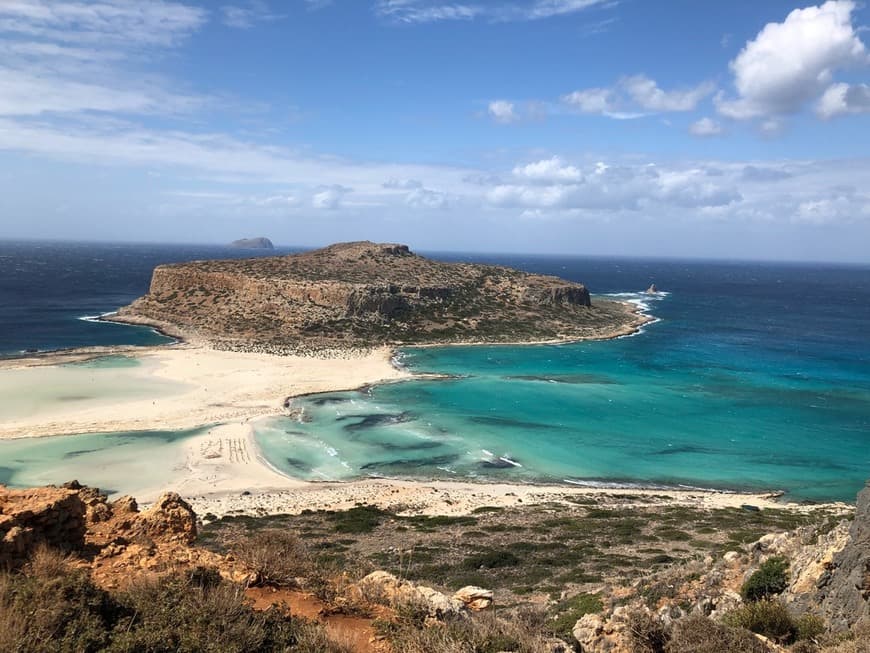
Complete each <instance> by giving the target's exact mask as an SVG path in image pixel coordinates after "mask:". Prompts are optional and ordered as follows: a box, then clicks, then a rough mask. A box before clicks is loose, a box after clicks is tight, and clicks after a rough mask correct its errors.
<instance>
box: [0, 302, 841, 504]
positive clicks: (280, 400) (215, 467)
mask: <svg viewBox="0 0 870 653" xmlns="http://www.w3.org/2000/svg"><path fill="white" fill-rule="evenodd" d="M620 303H622V304H624V305H625V306H626V307H627V308H629V309H630V312H631V313H632V314H634V316H635V318H636V319H635V321H634V323H633V324H631V325H629V326H623V327H621V328H619V329H616V330H615V331H613V332H612V333H610V334H599V335H598V336H597V337H595V338H592V337H590V338H580V339H577V338H572V339H564V340H547V341H535V342H529V341H524V342H466V343H445V344H431V345H413V344H410V345H407V346H408V347H409V348H417V347H421V348H422V347H437V346H522V345H561V344H570V343H572V342H578V341H582V340H590V339H597V340H607V339H613V338H620V337H626V336H629V335H633V334H636V333H637V332H639V330H640V329H641V328H642V327H643V326H644V325H646V324H649V323H652V322H655V321H656V318H655V317H654V316H652V315H650V314H649V313H647V312H645V311H644V309H643V307H640V306H638V305H636V304H634V303H629V302H620ZM104 319H107V318H104ZM108 321H118V322H120V323H135V324H139V325H140V326H150V327H152V328H157V329H160V331H161V333H163V334H164V335H169V336H170V337H173V338H174V339H175V342H172V343H167V344H164V345H158V346H153V347H138V346H113V347H90V348H86V349H73V350H60V351H55V352H40V353H38V354H32V355H29V356H19V357H14V358H5V359H2V360H0V372H2V371H4V370H19V369H26V368H40V367H41V368H44V367H50V366H57V365H65V364H69V363H78V362H84V361H89V360H93V359H99V358H102V357H106V356H112V355H121V356H127V357H130V358H133V359H135V360H137V361H138V362H139V363H141V368H140V370H139V372H141V374H142V375H143V376H150V377H152V378H153V377H156V378H159V379H163V380H167V381H170V382H174V383H177V384H181V385H183V386H185V389H184V390H183V391H181V392H178V393H175V394H173V395H171V396H169V397H161V398H159V399H142V400H134V401H129V402H126V403H120V404H118V403H108V404H105V405H101V406H92V407H89V408H86V409H84V410H79V411H76V410H75V409H71V410H67V411H66V412H64V413H62V414H59V415H49V416H46V415H44V414H41V415H40V417H39V418H32V419H24V420H17V421H15V420H13V421H9V420H6V421H5V422H4V423H3V424H2V425H0V440H3V439H11V438H21V437H50V436H58V435H66V434H70V433H100V432H117V431H145V430H182V429H192V428H196V427H203V426H206V427H207V425H209V424H212V425H214V426H212V427H210V428H208V431H207V432H205V433H203V434H200V435H196V436H193V437H191V438H190V439H189V440H187V441H185V444H184V457H185V463H184V465H183V467H181V468H179V469H178V470H177V472H178V473H177V474H175V475H174V478H173V480H172V481H171V482H170V483H169V484H168V485H167V486H163V487H154V488H148V489H146V490H144V491H139V492H137V494H138V495H139V497H140V500H142V501H143V502H144V503H148V502H149V501H153V500H155V499H156V498H157V497H158V496H159V495H160V494H161V493H163V492H165V491H170V490H171V491H175V492H178V493H179V494H181V495H182V496H183V497H185V499H187V500H188V501H190V502H191V504H192V505H193V506H194V509H195V510H196V511H197V513H198V514H200V515H205V514H211V515H217V516H221V515H227V514H249V515H266V514H279V513H292V512H301V511H302V510H318V509H324V508H326V509H332V510H339V509H343V508H351V507H353V506H355V505H358V504H360V503H365V504H370V505H376V506H378V507H380V508H383V509H391V510H394V511H397V512H408V513H412V514H445V515H450V514H456V515H460V514H467V513H469V512H472V511H473V510H475V509H476V508H481V507H485V506H500V507H510V506H520V505H529V504H535V503H548V502H562V503H564V502H567V503H571V502H572V501H576V499H578V498H584V499H589V498H592V499H596V500H605V499H606V500H608V501H615V502H618V503H619V504H620V505H626V506H630V505H632V502H636V501H638V500H641V501H643V502H645V503H649V502H650V501H659V502H662V503H666V504H668V505H693V506H696V507H697V506H704V507H709V508H727V507H732V508H739V507H740V506H742V505H745V504H751V505H753V506H757V507H759V508H778V509H789V510H798V511H806V510H815V509H819V508H820V507H825V506H826V507H834V508H836V509H838V510H847V509H848V506H847V505H846V504H839V503H830V504H812V505H809V506H808V505H802V504H797V503H788V502H783V501H780V500H778V499H779V496H780V495H779V493H770V492H768V493H763V492H762V493H745V492H730V491H718V490H712V489H710V490H708V489H695V488H686V489H683V488H643V487H626V488H615V487H609V486H607V484H606V483H604V482H602V484H601V486H595V485H594V484H593V485H590V486H583V487H578V486H571V485H569V484H565V485H552V484H551V485H547V484H533V483H500V482H475V481H451V480H443V481H442V480H426V479H415V480H406V479H402V480H399V479H376V478H372V479H356V480H352V481H337V482H310V481H303V480H299V479H294V478H292V477H289V476H286V475H284V474H283V473H281V472H279V471H277V470H276V469H275V468H273V467H272V466H271V465H270V464H269V463H268V462H267V461H266V460H265V459H264V458H263V457H262V455H261V453H260V451H259V448H258V447H257V444H256V442H255V438H254V429H253V427H252V425H251V422H252V421H253V420H256V419H260V418H264V417H269V416H275V415H288V414H289V410H292V405H291V403H290V401H289V400H290V399H291V398H293V397H301V396H307V395H311V394H318V393H323V392H339V391H345V390H354V389H358V388H363V387H366V386H370V385H373V384H379V383H391V382H400V381H404V380H407V379H410V378H415V377H418V376H419V377H421V378H431V377H432V375H415V374H412V373H411V372H409V371H407V370H406V369H404V368H403V367H402V366H401V365H399V364H397V362H396V360H395V357H396V349H395V348H393V347H388V346H383V347H378V348H374V349H372V350H369V351H361V350H329V351H323V352H312V354H309V355H298V354H297V355H278V354H274V353H255V352H237V351H225V350H218V349H213V348H210V347H208V346H206V345H203V344H202V343H201V342H199V341H198V339H197V338H196V337H195V336H193V337H191V334H187V333H181V332H179V331H177V330H171V329H165V328H163V326H164V325H157V324H153V323H151V324H144V323H141V322H138V321H136V322H133V321H132V320H130V321H127V320H115V319H114V316H112V319H108ZM397 347H398V345H397ZM434 376H438V375H434ZM288 409H289V410H288Z"/></svg>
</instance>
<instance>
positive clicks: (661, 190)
mask: <svg viewBox="0 0 870 653" xmlns="http://www.w3.org/2000/svg"><path fill="white" fill-rule="evenodd" d="M513 173H514V177H515V178H516V181H515V183H509V184H501V185H499V186H496V187H495V188H493V189H492V190H490V191H489V192H488V193H487V201H488V202H489V203H490V204H491V205H492V206H495V207H500V208H508V207H509V208H522V209H531V210H535V209H540V210H545V209H561V210H570V209H595V210H602V211H618V210H630V211H636V210H639V209H641V208H643V207H647V206H652V205H656V204H665V205H674V206H679V207H686V208H697V207H703V206H721V205H725V204H730V203H731V202H735V201H738V200H740V199H741V195H740V193H739V192H738V191H737V189H736V188H735V187H733V186H731V185H720V184H717V183H715V182H714V181H712V180H711V179H710V178H709V176H708V175H706V174H705V172H704V171H703V170H701V169H695V168H690V169H685V170H678V169H671V170H661V169H659V168H658V167H656V166H653V165H642V166H625V165H617V166H611V165H607V164H605V163H602V162H599V163H597V164H595V166H593V167H591V168H589V169H585V170H584V169H581V168H579V167H577V166H572V165H566V164H565V163H564V162H563V161H562V160H561V159H559V158H552V159H545V160H541V161H536V162H533V163H530V164H526V165H524V166H517V167H515V168H514V171H513Z"/></svg>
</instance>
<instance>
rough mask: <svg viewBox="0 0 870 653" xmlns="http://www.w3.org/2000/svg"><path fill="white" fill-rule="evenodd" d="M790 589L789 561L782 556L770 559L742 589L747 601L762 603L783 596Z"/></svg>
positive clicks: (741, 591) (741, 592) (762, 564)
mask: <svg viewBox="0 0 870 653" xmlns="http://www.w3.org/2000/svg"><path fill="white" fill-rule="evenodd" d="M786 587H788V560H786V559H785V558H783V557H782V556H773V557H772V558H768V559H767V560H765V561H764V562H763V563H761V567H760V568H759V569H758V571H756V572H755V573H754V574H752V576H750V577H749V579H748V580H747V581H746V582H745V583H743V587H741V588H740V594H741V596H743V598H744V599H745V600H747V601H762V600H764V599H769V598H771V597H772V596H775V595H777V594H782V592H784V591H785V588H786Z"/></svg>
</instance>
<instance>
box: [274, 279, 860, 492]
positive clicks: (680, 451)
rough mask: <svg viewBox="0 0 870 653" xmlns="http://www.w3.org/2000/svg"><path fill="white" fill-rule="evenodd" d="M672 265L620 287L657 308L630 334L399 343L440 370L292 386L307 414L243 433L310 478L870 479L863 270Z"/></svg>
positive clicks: (748, 486)
mask: <svg viewBox="0 0 870 653" xmlns="http://www.w3.org/2000/svg"><path fill="white" fill-rule="evenodd" d="M686 270H688V273H686ZM671 272H672V274H673V275H674V278H673V279H671V280H669V285H668V286H666V287H669V288H671V293H670V294H669V295H667V296H664V297H659V298H657V299H656V300H650V299H649V298H646V297H645V296H644V295H642V294H625V293H622V294H621V296H622V297H623V298H624V299H628V300H634V301H646V303H647V305H648V309H649V310H650V311H651V312H652V313H653V314H654V315H656V316H657V317H659V318H660V322H658V323H656V324H652V325H650V326H648V327H646V329H645V330H644V333H641V334H639V335H637V336H634V337H630V338H623V339H618V340H613V341H607V342H588V343H579V344H572V345H560V346H528V347H451V348H433V349H409V350H405V351H404V352H403V353H402V357H401V358H402V362H403V364H405V365H407V366H408V367H409V368H410V369H412V370H414V371H418V372H435V373H441V374H448V375H454V377H455V378H449V379H444V380H414V381H410V382H406V383H400V384H391V385H383V386H377V387H373V388H368V389H365V390H364V391H362V392H351V393H337V394H330V395H320V396H315V397H307V398H304V399H300V400H297V402H296V405H297V406H299V407H301V408H303V409H304V414H305V416H306V419H308V420H310V421H299V420H291V419H285V418H276V419H272V420H269V421H267V422H265V423H263V424H261V425H260V426H259V427H258V429H257V439H258V442H259V444H260V446H261V448H262V450H263V453H264V455H265V457H266V458H267V459H268V460H269V461H270V462H271V463H272V464H274V465H275V466H276V467H278V468H279V469H281V470H282V471H284V472H285V473H287V474H290V475H292V476H298V477H303V478H311V479H347V478H354V477H359V476H367V475H371V476H389V477H426V478H432V477H437V478H455V479H465V480H467V479H477V480H502V481H550V482H565V483H579V484H591V485H609V484H640V485H664V486H675V485H688V486H692V487H711V488H721V489H734V490H782V491H785V492H786V493H787V495H788V496H789V498H792V499H807V500H845V501H851V500H853V499H854V496H855V493H856V492H857V491H858V490H859V489H860V488H861V487H862V486H863V482H864V480H865V479H866V478H867V477H870V351H868V338H867V335H866V334H867V328H868V326H870V319H868V318H870V315H868V310H867V303H866V302H867V299H868V297H870V294H868V292H867V291H868V288H870V284H868V279H870V275H868V273H867V271H866V270H860V271H858V272H857V273H856V271H855V270H850V269H836V270H834V271H830V270H818V269H800V268H799V269H791V268H788V267H758V268H757V269H749V270H747V269H745V268H743V267H737V266H734V267H731V268H729V267H728V266H724V268H723V269H718V270H713V271H710V270H704V268H703V266H701V265H700V264H694V265H691V264H687V266H686V267H685V268H676V269H672V270H671ZM702 273H703V274H702ZM683 275H685V276H683ZM662 276H664V275H662V274H661V272H659V275H657V276H656V280H657V282H659V283H660V286H661V285H663V284H661V282H660V281H658V280H659V279H661V277H662ZM789 278H791V279H799V280H800V281H801V284H802V285H801V288H802V292H803V295H796V294H795V292H794V289H793V288H790V287H789V286H788V285H786V284H784V283H783V281H782V280H783V279H786V280H788V279H789ZM723 279H724V280H723ZM846 279H848V280H849V283H848V284H845V283H843V282H844V281H845V280H846ZM640 281H641V280H638V282H637V285H638V286H641V287H645V286H643V285H642V284H641V283H640ZM856 281H857V282H856ZM702 282H703V283H702Z"/></svg>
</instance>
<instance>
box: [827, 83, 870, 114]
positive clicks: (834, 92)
mask: <svg viewBox="0 0 870 653" xmlns="http://www.w3.org/2000/svg"><path fill="white" fill-rule="evenodd" d="M868 112H870V85H867V84H843V83H840V84H833V85H831V86H829V87H828V90H826V91H825V93H824V95H822V97H821V99H820V100H819V102H818V104H817V105H816V113H818V114H819V116H820V117H822V118H825V119H828V118H833V117H834V116H841V115H844V114H849V113H868Z"/></svg>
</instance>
